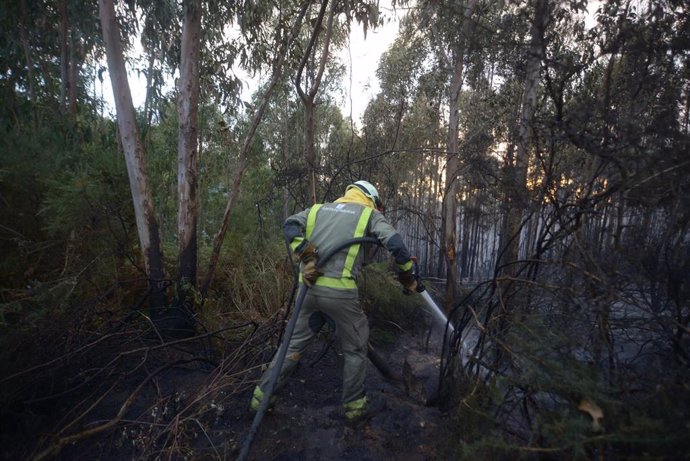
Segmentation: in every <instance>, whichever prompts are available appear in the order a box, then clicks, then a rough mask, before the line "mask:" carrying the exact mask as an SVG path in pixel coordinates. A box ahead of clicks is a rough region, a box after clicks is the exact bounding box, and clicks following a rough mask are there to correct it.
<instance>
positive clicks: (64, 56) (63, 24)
mask: <svg viewBox="0 0 690 461" xmlns="http://www.w3.org/2000/svg"><path fill="white" fill-rule="evenodd" d="M58 12H59V15H60V113H62V114H63V115H66V114H67V68H68V66H69V54H68V48H67V30H68V20H67V0H60V2H58Z"/></svg>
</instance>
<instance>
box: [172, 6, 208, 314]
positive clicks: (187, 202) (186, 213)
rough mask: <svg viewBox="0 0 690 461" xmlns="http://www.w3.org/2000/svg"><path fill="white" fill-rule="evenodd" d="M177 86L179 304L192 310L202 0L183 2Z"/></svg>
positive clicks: (194, 264) (195, 245)
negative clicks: (183, 11) (183, 10)
mask: <svg viewBox="0 0 690 461" xmlns="http://www.w3.org/2000/svg"><path fill="white" fill-rule="evenodd" d="M184 5H185V6H184V8H185V14H184V22H183V24H182V43H181V56H180V78H179V81H178V82H179V88H178V115H179V131H178V150H177V191H178V200H179V204H178V218H177V234H178V259H177V284H178V303H181V304H182V303H183V304H184V305H185V306H187V308H188V309H190V310H193V299H194V296H193V287H195V286H196V273H197V212H198V207H197V184H198V176H199V157H198V153H199V152H198V131H197V125H198V112H199V91H200V87H199V60H200V56H201V11H202V8H201V1H200V0H187V1H185V2H184Z"/></svg>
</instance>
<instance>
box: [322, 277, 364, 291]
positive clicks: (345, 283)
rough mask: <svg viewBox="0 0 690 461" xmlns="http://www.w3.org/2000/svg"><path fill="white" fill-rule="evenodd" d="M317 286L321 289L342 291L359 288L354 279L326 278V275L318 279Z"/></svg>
mask: <svg viewBox="0 0 690 461" xmlns="http://www.w3.org/2000/svg"><path fill="white" fill-rule="evenodd" d="M316 285H318V286H320V287H328V288H338V289H341V290H343V289H355V288H357V284H356V283H355V281H354V280H352V279H338V278H335V277H326V276H324V275H322V276H321V277H319V278H318V279H316Z"/></svg>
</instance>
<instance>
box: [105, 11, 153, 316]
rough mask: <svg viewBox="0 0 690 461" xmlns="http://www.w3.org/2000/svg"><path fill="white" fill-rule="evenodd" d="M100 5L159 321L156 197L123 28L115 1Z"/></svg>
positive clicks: (124, 148)
mask: <svg viewBox="0 0 690 461" xmlns="http://www.w3.org/2000/svg"><path fill="white" fill-rule="evenodd" d="M98 7H99V15H100V20H101V28H102V30H103V42H104V43H105V52H106V57H107V60H108V71H109V73H110V81H111V83H112V87H113V97H114V99H115V110H116V113H117V124H118V128H119V131H120V139H121V142H122V149H123V151H124V155H125V163H126V165H127V174H128V176H129V185H130V189H131V191H132V200H133V203H134V216H135V218H136V224H137V235H138V237H139V245H140V247H141V253H142V256H143V258H144V267H145V271H146V276H147V278H148V287H149V301H150V306H151V311H152V317H153V318H154V320H158V319H160V314H161V310H160V308H161V307H163V306H164V305H165V292H164V285H163V284H164V278H165V271H164V265H163V253H162V251H161V245H160V236H159V233H158V232H159V230H158V221H157V220H156V214H155V212H154V209H153V197H152V195H151V188H150V186H149V179H148V175H147V171H146V158H145V156H144V149H143V146H142V144H141V138H140V136H139V130H138V128H137V124H136V118H135V114H134V104H133V103H132V94H131V92H130V89H129V82H128V81H127V69H126V67H125V60H124V56H123V51H122V42H121V40H120V30H119V28H118V25H117V22H116V19H115V7H114V5H113V0H99V1H98Z"/></svg>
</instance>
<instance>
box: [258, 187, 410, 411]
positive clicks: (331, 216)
mask: <svg viewBox="0 0 690 461" xmlns="http://www.w3.org/2000/svg"><path fill="white" fill-rule="evenodd" d="M382 212H383V205H382V202H381V199H380V197H379V193H378V191H377V190H376V187H374V186H373V185H372V184H371V183H369V182H367V181H356V182H355V183H353V184H350V185H349V186H347V188H346V190H345V194H344V195H343V196H342V197H340V198H339V199H337V200H335V202H332V203H324V204H316V205H314V206H312V207H311V208H308V209H306V210H304V211H302V212H300V213H297V214H295V215H292V216H290V217H289V218H287V220H286V221H285V223H284V224H283V231H284V234H285V238H286V239H287V241H288V242H289V244H290V248H291V249H292V251H293V252H294V256H295V258H296V259H297V260H299V262H300V276H299V281H300V283H303V284H304V285H305V286H306V287H308V291H307V293H306V296H305V298H304V302H303V304H302V308H301V311H300V313H299V316H298V318H297V322H296V325H295V330H294V333H293V335H292V338H291V339H290V342H289V345H288V349H287V355H286V358H285V361H284V362H283V365H282V368H281V369H280V374H279V377H278V382H277V387H279V386H281V385H282V384H283V381H284V378H285V377H286V376H287V375H288V374H289V373H290V372H291V371H293V370H294V369H295V367H296V366H297V363H298V362H299V359H300V356H301V354H302V352H303V351H304V350H305V349H306V347H307V346H308V345H309V343H310V342H311V340H312V339H313V338H314V336H315V335H316V334H317V333H318V332H319V330H320V329H321V326H322V325H323V323H324V321H323V319H324V316H325V317H326V318H328V319H330V320H332V322H333V323H334V324H335V333H336V336H337V337H338V338H339V340H340V344H341V346H342V350H343V354H344V367H343V393H342V402H343V407H344V410H345V418H346V420H347V421H348V422H356V421H358V420H360V419H361V418H362V416H364V414H365V410H366V406H367V397H366V394H365V389H364V379H365V376H366V358H367V345H368V341H369V324H368V321H367V317H366V315H365V314H364V312H363V311H362V308H361V306H360V303H359V293H358V290H357V284H356V280H357V275H358V274H359V272H360V270H361V268H362V263H363V251H362V248H361V245H360V244H354V245H351V246H349V247H346V248H344V249H342V250H340V251H339V252H338V253H336V254H335V255H334V256H333V257H331V258H330V259H329V260H328V261H326V262H325V265H324V267H321V268H317V263H318V260H319V254H320V253H321V254H327V253H328V252H329V251H330V250H331V249H334V248H336V247H337V246H338V245H339V244H341V243H342V242H344V241H347V240H350V239H353V238H359V237H375V238H376V239H378V240H379V242H380V243H381V244H382V245H383V246H384V247H385V248H386V249H387V250H388V251H389V252H390V253H391V254H392V255H393V257H394V259H395V263H396V265H397V268H398V280H399V281H400V283H401V284H402V285H403V287H404V288H405V290H406V292H408V293H413V292H414V291H415V289H416V287H417V282H416V279H415V277H414V274H413V271H412V267H413V261H412V259H411V257H410V253H409V252H408V250H407V248H406V247H405V244H404V243H403V240H402V237H401V236H400V234H398V232H397V231H396V230H395V229H394V228H393V226H391V225H390V224H389V223H388V221H387V220H386V218H385V217H384V216H383V213H382ZM275 360H276V359H275V358H274V359H273V361H272V362H271V364H270V365H269V368H268V370H266V371H265V372H264V374H263V376H262V377H261V380H260V381H259V384H258V385H257V386H256V387H255V388H254V393H253V395H252V399H251V403H250V407H251V409H252V410H254V411H257V410H258V408H259V405H260V403H261V400H262V399H263V396H264V391H265V390H266V389H267V388H268V382H269V379H270V374H271V369H272V368H273V366H274V365H275ZM270 403H271V404H274V403H275V396H271V402H270Z"/></svg>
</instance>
